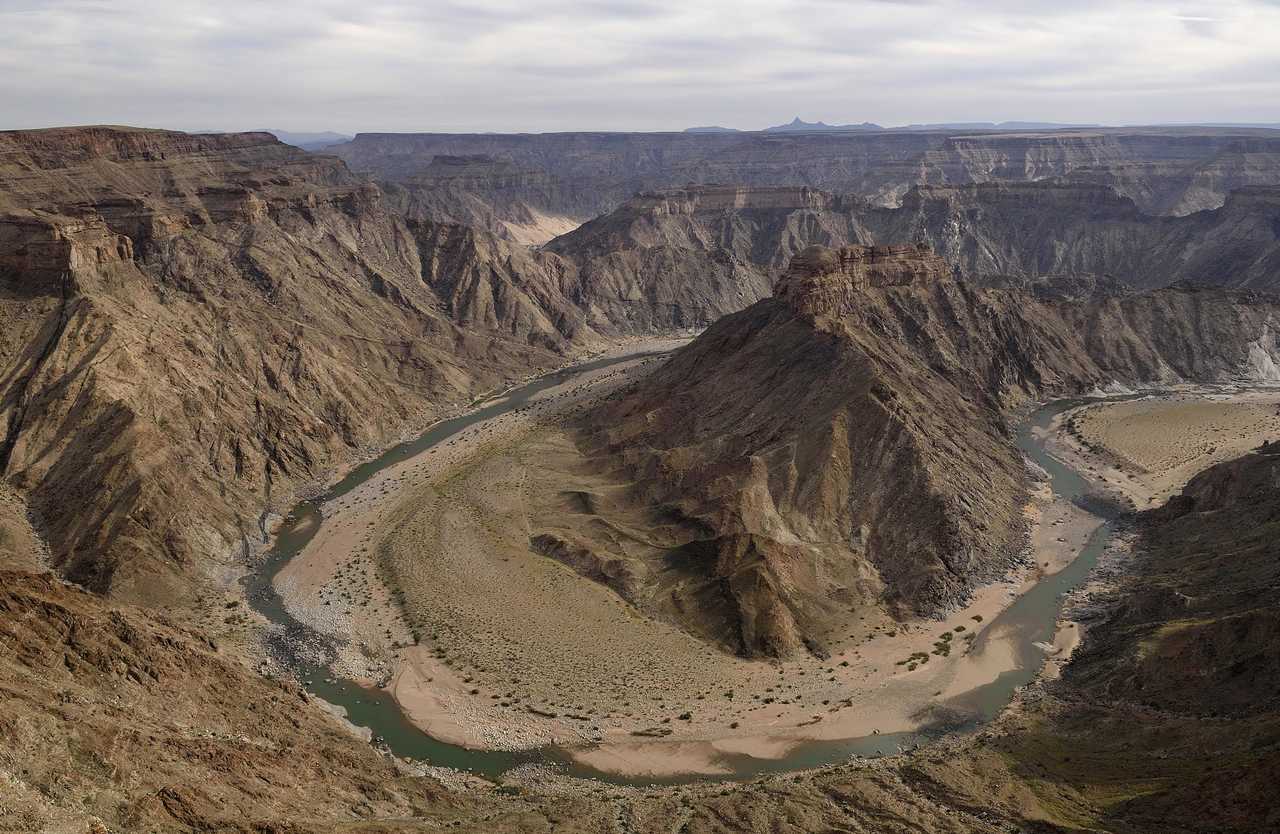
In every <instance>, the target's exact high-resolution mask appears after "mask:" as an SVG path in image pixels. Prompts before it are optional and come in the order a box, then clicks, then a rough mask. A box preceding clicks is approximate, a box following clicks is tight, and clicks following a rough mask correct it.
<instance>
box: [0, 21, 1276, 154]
mask: <svg viewBox="0 0 1280 834" xmlns="http://www.w3.org/2000/svg"><path fill="white" fill-rule="evenodd" d="M0 31H3V32H5V33H6V34H5V37H4V39H3V40H0V116H2V117H3V118H4V119H5V121H6V122H8V124H6V125H4V126H5V127H30V126H40V125H50V124H82V123H91V122H112V123H131V124H146V125H156V126H168V127H177V128H182V129H213V128H225V129H239V128H251V127H275V128H283V129H293V130H308V129H335V130H344V131H358V130H572V129H606V130H628V129H636V130H664V129H680V128H682V127H685V126H687V125H693V124H709V123H720V124H728V125H732V126H738V127H748V128H750V127H761V126H764V125H767V124H774V123H777V122H780V121H786V120H790V118H791V117H792V116H794V115H796V114H800V115H802V116H803V117H805V118H807V119H823V120H825V121H827V122H861V121H864V120H870V121H876V122H880V123H882V124H902V123H908V122H936V121H971V120H993V121H998V120H1004V119H1047V120H1055V121H1091V122H1092V121H1096V122H1106V123H1136V122H1158V121H1183V122H1185V121H1194V120H1206V121H1267V120H1271V121H1274V120H1275V119H1276V117H1275V115H1274V114H1272V113H1270V112H1267V110H1266V108H1265V103H1266V102H1268V101H1277V100H1280V76H1277V74H1276V73H1275V72H1274V71H1272V72H1268V73H1267V74H1265V75H1261V76H1260V75H1259V74H1258V72H1259V68H1267V69H1273V68H1274V66H1275V57H1274V56H1275V55H1277V54H1280V5H1278V4H1277V2H1275V0H1220V1H1219V2H1215V3H1213V4H1212V6H1206V7H1205V8H1199V7H1196V6H1194V5H1192V6H1188V4H1187V3H1186V2H1185V0H1184V2H1183V3H1182V4H1181V5H1176V4H1173V3H1168V2H1162V0H1076V2H1072V3H1063V2H1061V0H1053V2H1049V0H985V1H982V0H862V1H861V2H845V0H792V2H776V1H775V0H771V1H770V2H766V1H765V0H702V2H699V3H689V2H687V0H679V2H677V0H617V2H610V1H609V0H587V1H586V2H581V1H580V2H571V0H433V2H426V3H423V2H414V0H362V2H359V3H351V2H349V0H277V1H276V2H273V3H261V2H257V0H219V2H210V1H209V0H168V2H161V1H160V0H44V1H43V2H36V0H0Z"/></svg>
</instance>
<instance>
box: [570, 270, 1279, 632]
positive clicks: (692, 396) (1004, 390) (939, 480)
mask: <svg viewBox="0 0 1280 834" xmlns="http://www.w3.org/2000/svg"><path fill="white" fill-rule="evenodd" d="M1278 314H1280V303H1278V302H1277V300H1276V299H1275V298H1273V297H1270V296H1261V295H1253V294H1247V293H1229V292H1224V291H1209V290H1205V291H1196V290H1192V289H1186V288H1171V289H1166V290H1160V291H1153V292H1148V293H1137V294H1130V295H1120V296H1112V295H1109V294H1103V295H1100V296H1095V297H1093V298H1091V299H1090V300H1087V301H1085V302H1083V303H1081V302H1079V301H1061V300H1053V299H1051V298H1040V297H1037V296H1035V295H1033V294H1031V293H1029V292H1026V291H1022V290H984V289H979V288H975V287H973V286H971V285H968V284H966V283H965V282H963V281H957V280H955V279H954V278H953V277H952V275H951V270H950V268H949V267H948V266H947V264H946V263H945V262H944V261H943V260H942V259H941V258H939V257H938V256H936V255H934V254H932V253H931V252H929V251H928V250H927V249H925V248H920V247H913V246H902V247H848V248H845V249H841V250H827V249H823V248H820V247H815V248H813V249H810V250H806V251H804V252H802V253H801V254H800V255H798V256H797V257H796V258H795V260H794V261H793V266H792V269H791V271H790V272H789V273H788V274H787V275H786V276H785V277H784V278H783V279H782V281H781V282H780V283H779V285H778V288H777V294H776V296H775V297H774V298H771V299H767V300H764V301H760V302H758V303H757V304H755V305H753V306H752V307H750V308H748V309H747V310H744V311H743V312H741V313H737V314H734V315H730V316H726V317H725V318H723V319H721V320H720V321H718V322H717V323H716V324H715V325H713V326H712V327H711V328H709V329H708V330H707V331H706V332H705V333H704V334H703V335H702V336H700V337H699V338H698V339H696V340H695V341H694V343H693V344H691V345H690V346H689V347H687V348H685V349H683V350H681V351H680V352H679V353H678V354H676V356H675V357H673V358H672V359H671V360H670V361H669V362H668V363H666V364H664V365H663V366H662V367H661V368H660V369H659V370H657V371H656V372H655V373H654V374H653V375H651V376H650V377H648V378H646V379H645V380H642V381H641V382H639V383H637V384H636V386H635V387H634V388H633V389H632V390H630V391H629V392H627V393H626V394H625V395H624V396H623V397H622V398H621V399H620V400H619V401H618V402H616V403H611V404H607V405H605V406H604V407H602V408H599V409H597V410H596V411H595V412H594V413H592V414H590V415H588V417H587V418H585V419H584V420H583V421H582V422H581V424H580V427H581V430H582V432H583V435H582V438H583V439H582V441H581V443H582V446H583V448H584V450H585V451H586V453H587V454H588V455H589V456H591V457H594V458H596V462H595V464H594V465H595V467H596V468H597V469H600V470H603V471H615V470H618V469H621V470H622V471H624V472H626V473H628V477H629V478H630V479H631V480H632V481H633V482H634V487H633V488H632V490H631V495H632V500H633V501H634V502H636V503H637V504H638V505H640V506H642V507H646V508H649V512H650V514H651V515H652V516H653V517H654V518H664V517H665V518H672V519H677V520H681V523H682V524H683V530H684V535H685V536H686V538H688V543H687V544H686V545H684V546H682V547H677V548H674V549H671V550H670V552H669V553H667V554H666V555H665V556H664V557H663V558H664V559H666V560H669V561H670V562H671V563H672V564H673V566H674V567H676V568H678V569H679V570H680V571H683V572H686V573H690V574H693V575H695V576H697V577H700V580H701V581H700V582H693V583H691V584H686V585H685V586H682V587H683V588H684V589H690V590H683V589H682V590H681V591H680V592H679V593H670V596H669V598H667V600H666V602H665V603H664V605H665V607H666V608H667V609H668V611H669V614H668V616H669V618H670V619H673V620H675V621H677V622H679V621H680V620H681V619H688V618H689V617H690V615H689V613H688V612H689V611H690V610H691V609H692V610H698V609H699V608H701V609H702V610H703V612H704V614H705V615H706V617H708V618H710V619H713V620H715V621H716V624H711V625H707V626H703V627H702V628H699V629H697V630H698V631H700V632H704V633H712V634H716V633H728V634H730V635H734V636H736V641H735V640H734V639H733V638H730V639H729V640H728V641H727V642H728V643H729V644H730V645H731V646H734V644H735V642H736V646H735V647H736V648H737V649H738V650H740V651H744V652H747V653H765V654H779V655H785V654H789V653H792V652H795V651H797V650H800V649H802V648H806V647H807V648H808V649H809V650H811V651H815V652H821V651H822V648H821V647H822V644H823V639H824V635H825V634H826V633H828V632H829V630H830V629H831V628H832V627H834V625H835V624H836V623H838V622H839V615H840V612H841V611H843V610H847V609H849V608H850V606H856V605H857V604H865V603H867V602H872V601H874V600H875V599H876V596H875V595H876V594H877V593H881V594H882V599H883V601H884V602H885V603H886V604H887V605H889V606H890V607H891V609H892V610H895V611H898V612H900V613H903V614H906V613H914V614H927V613H931V612H936V611H939V610H943V609H946V608H948V607H950V606H953V605H954V604H956V603H957V602H958V601H959V600H960V599H962V598H964V597H965V596H966V595H967V594H968V593H969V592H970V591H971V590H972V589H973V588H974V587H975V585H976V584H980V583H982V582H984V581H987V580H989V579H991V578H992V577H994V576H995V575H997V574H999V573H1001V572H1002V571H1003V570H1005V569H1006V568H1007V567H1008V566H1009V565H1010V564H1011V563H1012V561H1013V560H1014V559H1015V558H1016V556H1017V553H1018V551H1019V549H1020V548H1021V546H1022V524H1023V521H1022V518H1021V515H1020V506H1021V502H1022V496H1023V489H1024V486H1023V483H1024V474H1023V470H1022V464H1021V460H1020V457H1019V455H1018V454H1017V453H1016V451H1015V450H1014V449H1013V447H1012V444H1011V443H1010V442H1009V439H1008V434H1009V428H1008V425H1007V423H1006V419H1005V415H1006V414H1007V413H1008V412H1009V411H1010V409H1013V408H1016V407H1017V406H1019V405H1021V404H1024V403H1026V402H1028V401H1029V400H1034V399H1039V398H1043V397H1048V396H1059V395H1068V394H1072V393H1079V392H1084V391H1087V390H1090V389H1092V388H1096V387H1105V386H1107V385H1110V384H1113V383H1117V382H1118V383H1121V384H1126V385H1138V384H1163V383H1171V382H1177V381H1185V380H1193V381H1200V382H1216V381H1228V380H1232V379H1254V380H1257V379H1265V378H1266V374H1267V373H1268V371H1266V370H1265V369H1262V370H1260V368H1262V366H1263V365H1265V363H1259V362H1258V361H1257V358H1256V356H1255V355H1254V354H1255V352H1256V351H1261V352H1262V353H1264V354H1265V355H1266V356H1271V357H1274V356H1276V355H1277V352H1278V351H1280V346H1278V345H1277V342H1276V335H1275V332H1274V330H1273V325H1272V322H1274V321H1275V320H1276V316H1277V315H1278ZM578 545H579V546H582V542H578ZM592 546H593V547H595V548H596V549H598V550H599V551H600V558H601V559H603V558H604V557H605V556H610V557H611V556H614V555H617V551H616V550H615V549H613V547H612V545H611V543H610V542H609V541H608V540H607V538H604V539H600V540H598V541H596V542H594V544H593V545H592ZM575 561H578V562H582V561H584V560H583V559H581V558H578V559H576V560H575ZM635 573H636V574H637V575H644V574H645V573H646V570H636V571H635ZM660 587H662V586H660ZM881 589H882V590H881ZM664 593H667V592H665V591H664ZM868 595H870V598H868Z"/></svg>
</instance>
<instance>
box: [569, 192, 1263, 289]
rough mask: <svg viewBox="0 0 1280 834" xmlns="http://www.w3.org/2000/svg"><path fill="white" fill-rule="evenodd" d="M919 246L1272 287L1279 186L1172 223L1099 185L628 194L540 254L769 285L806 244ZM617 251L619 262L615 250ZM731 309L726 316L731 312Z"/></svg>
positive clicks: (1043, 264)
mask: <svg viewBox="0 0 1280 834" xmlns="http://www.w3.org/2000/svg"><path fill="white" fill-rule="evenodd" d="M904 241H910V242H917V243H926V244H928V245H929V246H930V247H931V248H933V250H934V251H936V252H937V253H938V254H940V255H942V256H943V257H944V258H945V259H946V260H947V262H948V263H950V264H951V266H952V267H953V268H955V269H958V270H959V271H960V272H961V273H963V274H964V275H966V276H968V277H969V278H970V279H971V280H974V281H980V282H983V283H989V284H1006V283H1008V282H1009V280H1010V279H1017V280H1026V279H1035V278H1039V277H1042V276H1055V277H1057V278H1065V277H1074V278H1077V279H1080V278H1085V279H1089V280H1093V279H1095V278H1097V277H1102V276H1107V277H1110V278H1113V279H1115V280H1117V281H1119V282H1121V283H1122V284H1127V285H1130V286H1135V287H1160V286H1167V285H1169V284H1174V283H1179V282H1183V281H1190V282H1194V283H1203V284H1211V285H1216V286H1226V287H1248V288H1256V289H1266V290H1276V289H1280V187H1261V186H1259V187H1253V188H1247V189H1241V190H1239V191H1234V192H1232V193H1231V194H1229V195H1228V197H1227V201H1226V204H1225V205H1223V206H1222V207H1220V208H1216V209H1208V210H1205V211H1200V212H1196V213H1194V214H1190V215H1187V216H1185V217H1160V216H1153V215H1150V214H1145V213H1143V212H1142V211H1141V210H1140V209H1139V208H1138V207H1137V206H1136V205H1135V204H1134V203H1133V201H1132V200H1129V199H1127V198H1125V197H1121V196H1119V195H1118V194H1116V192H1115V191H1114V190H1112V188H1111V187H1110V186H1105V185H1080V184H1071V183H1067V182H1061V181H1051V182H1049V181H1046V182H1033V183H1013V184H1007V183H986V184H971V185H964V186H916V187H913V188H912V189H911V190H909V191H908V192H907V193H906V194H905V195H904V196H903V198H902V203H901V205H900V206H898V207H894V208H885V207H880V206H875V205H872V204H871V203H870V202H869V201H867V200H865V199H861V198H858V197H852V196H839V195H834V194H829V193H827V192H823V191H818V190H815V189H809V188H773V187H754V188H748V187H736V186H714V185H712V186H686V187H684V188H678V189H669V190H665V191H659V192H650V193H645V194H640V195H637V196H636V197H634V198H633V199H631V200H629V201H627V202H626V203H624V204H623V205H622V206H621V207H619V208H618V209H617V210H615V211H613V212H610V213H609V214H606V215H603V216H601V217H598V218H596V219H594V220H592V221H590V222H588V223H586V224H584V225H583V226H582V227H581V228H579V229H576V230H574V231H573V232H571V233H568V234H565V235H563V236H561V237H559V238H556V239H555V240H552V241H550V242H549V243H547V244H546V246H545V247H544V248H545V249H546V250H547V251H552V252H557V253H560V254H562V255H564V256H565V257H566V258H569V259H571V260H574V261H575V262H576V263H580V264H582V265H583V267H584V270H586V272H587V273H588V274H590V273H591V272H593V271H596V270H601V269H602V270H603V271H604V272H606V273H611V272H612V273H616V272H618V271H622V272H628V273H631V274H638V275H639V276H640V277H641V278H642V280H644V281H645V282H646V283H652V281H653V279H652V278H647V277H645V276H644V275H643V270H640V269H638V268H637V267H636V266H635V265H634V262H637V261H643V258H644V256H645V255H652V253H657V252H662V253H667V254H668V255H669V256H670V257H674V256H679V254H680V252H681V250H683V251H684V253H685V254H684V257H685V258H688V259H690V260H691V262H694V263H697V265H698V268H699V269H703V270H706V271H707V274H709V275H715V276H717V278H716V280H717V282H719V281H720V280H723V279H722V278H720V277H719V276H726V277H730V276H738V277H739V278H740V280H741V279H742V278H745V279H746V281H745V283H749V285H750V286H748V287H746V288H745V289H746V292H745V293H744V298H746V299H747V301H753V300H755V299H756V298H758V297H762V296H763V295H765V294H767V293H765V292H757V293H756V294H755V295H752V290H751V286H755V287H764V286H769V285H771V284H772V282H773V281H775V280H776V279H777V277H778V276H779V275H781V274H782V272H783V271H785V269H786V267H787V264H788V263H790V261H791V258H792V257H793V256H794V255H795V254H797V253H798V252H800V251H801V250H803V249H804V248H805V247H807V246H810V245H813V244H818V245H822V246H843V245H846V244H850V243H861V244H872V243H883V244H887V245H892V244H895V243H900V242H904ZM623 253H630V254H625V255H624V254H623ZM731 309H732V308H731Z"/></svg>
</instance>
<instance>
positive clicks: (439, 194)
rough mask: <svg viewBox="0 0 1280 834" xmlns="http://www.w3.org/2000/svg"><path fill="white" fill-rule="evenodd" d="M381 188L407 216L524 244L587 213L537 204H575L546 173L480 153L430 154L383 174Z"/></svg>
mask: <svg viewBox="0 0 1280 834" xmlns="http://www.w3.org/2000/svg"><path fill="white" fill-rule="evenodd" d="M383 189H384V190H385V191H386V192H387V194H388V197H389V198H390V199H391V200H392V201H393V203H394V204H395V205H396V206H397V208H398V209H399V210H400V211H401V212H402V213H404V214H405V215H406V216H408V217H411V218H417V219H423V220H433V221H436V222H445V223H459V224H462V225H466V226H471V227H473V228H477V229H482V230H484V231H485V232H488V233H489V234H492V235H495V236H496V237H500V238H503V239H506V240H511V241H513V242H516V243H520V244H526V245H538V244H542V243H546V242H547V241H548V240H550V239H551V238H553V237H555V236H556V235H560V234H564V233H565V232H568V231H570V230H572V229H573V228H575V227H576V226H578V224H580V223H581V222H582V221H583V220H584V219H586V218H585V217H579V216H576V215H574V214H564V213H559V212H554V211H550V210H539V208H538V207H539V206H542V207H548V206H561V205H569V206H572V205H573V201H572V200H571V199H566V196H565V195H564V194H563V193H562V191H563V190H562V189H561V188H560V187H559V185H558V184H557V182H556V181H555V180H554V179H553V178H552V177H551V176H550V175H548V174H546V173H545V172H543V171H539V170H537V169H535V168H527V167H525V168H522V167H520V166H517V165H515V164H514V163H512V162H509V161H504V160H501V159H495V158H494V157H491V156H485V155H483V154H478V155H471V156H447V155H440V156H435V157H432V158H431V159H430V161H429V162H427V164H426V165H424V166H421V167H416V166H415V167H410V168H409V169H407V170H406V171H405V173H404V175H403V176H401V177H395V178H392V179H388V180H385V181H384V182H383Z"/></svg>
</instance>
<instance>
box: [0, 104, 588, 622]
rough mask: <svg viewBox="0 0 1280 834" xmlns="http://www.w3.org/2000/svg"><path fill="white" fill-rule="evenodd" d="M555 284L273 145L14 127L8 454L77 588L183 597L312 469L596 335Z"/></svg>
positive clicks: (533, 263) (547, 266) (2, 262)
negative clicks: (414, 220)
mask: <svg viewBox="0 0 1280 834" xmlns="http://www.w3.org/2000/svg"><path fill="white" fill-rule="evenodd" d="M561 271H562V268H561V266H560V265H559V262H558V259H556V258H555V257H554V256H546V257H544V258H542V259H541V260H539V259H537V258H533V257H531V256H529V255H528V254H527V253H526V252H525V251H524V250H523V249H521V248H519V247H516V248H514V249H510V248H508V247H507V245H506V244H503V243H501V242H500V241H494V240H492V239H491V238H488V237H486V236H485V235H483V233H479V232H477V233H469V232H466V230H457V229H453V230H449V229H447V228H444V227H441V226H439V225H436V224H430V223H423V224H414V225H410V224H407V223H406V222H405V221H404V219H403V218H401V217H400V216H399V214H397V213H396V212H394V211H392V210H390V209H389V208H388V206H387V205H386V202H385V200H384V199H383V196H382V194H381V192H380V191H379V190H378V189H377V188H376V187H374V186H372V185H370V184H368V183H367V182H365V181H363V180H362V179H360V178H358V177H355V176H353V175H352V174H351V173H350V172H348V171H347V170H346V168H345V166H344V165H343V164H342V163H341V162H340V161H338V160H336V159H333V158H325V157H314V156H310V155H308V154H306V153H304V152H302V151H299V150H297V149H295V148H292V147H289V146H287V145H282V144H280V143H278V142H276V141H275V140H274V139H273V138H272V137H270V136H269V135H266V134H241V135H223V136H188V135H186V134H176V133H167V132H163V131H142V130H130V129H116V128H84V129H67V130H51V131H34V132H18V133H7V134H0V282H2V285H3V288H4V291H3V294H2V296H0V319H2V320H3V322H4V324H5V327H4V336H3V337H2V340H0V349H2V351H3V354H2V356H0V365H2V367H3V369H4V370H3V373H4V380H5V382H4V386H3V399H2V400H0V420H2V423H3V426H4V436H3V444H2V445H0V465H2V466H3V468H4V473H5V477H6V479H7V480H8V482H9V483H10V484H12V485H13V486H15V487H16V488H17V489H18V490H19V491H20V492H22V493H23V494H25V495H27V496H28V497H29V499H30V503H31V506H32V508H33V509H34V510H35V512H36V513H37V515H38V516H39V517H40V519H41V520H42V522H43V527H44V529H45V532H46V533H47V535H48V537H49V542H50V546H51V549H52V556H53V559H54V561H55V563H56V564H57V565H58V567H59V568H60V569H61V570H62V571H63V572H64V573H65V574H66V575H68V576H70V577H73V578H75V579H76V580H78V581H81V582H83V583H85V584H86V585H88V586H89V587H91V588H94V589H97V590H101V591H108V590H109V591H112V592H113V593H116V594H118V595H122V596H124V597H128V598H146V599H150V600H153V601H178V600H180V599H182V598H183V596H184V594H185V593H186V592H187V589H188V588H189V584H188V580H190V579H191V577H192V576H193V575H199V574H201V573H206V574H207V573H217V572H218V571H220V570H222V569H223V568H224V567H225V562H224V561H220V560H219V556H220V554H229V553H230V552H231V550H232V549H233V547H234V546H235V545H236V544H237V542H238V541H239V536H240V535H241V534H243V535H249V536H252V535H255V534H256V533H255V531H256V529H257V517H258V513H259V510H260V508H261V507H262V506H263V505H264V504H265V503H269V502H271V501H272V500H273V499H277V498H283V497H284V496H286V495H287V494H288V493H289V492H290V491H291V489H292V487H293V486H294V485H295V484H297V483H298V482H299V481H300V480H305V479H309V478H311V477H314V476H316V475H318V474H320V473H321V472H323V471H324V470H325V468H326V467H328V466H331V465H332V464H334V463H335V462H336V461H338V460H341V459H342V458H344V457H346V456H349V455H351V454H353V453H355V452H357V451H358V450H359V449H361V448H362V447H365V446H366V445H369V444H381V443H384V442H386V441H387V440H388V439H389V438H391V437H394V436H395V435H397V434H398V433H399V432H400V431H401V430H403V428H404V427H405V426H407V425H409V424H411V423H414V422H420V421H422V420H424V419H426V418H427V417H429V416H430V415H431V414H432V413H435V412H436V411H438V410H439V409H440V408H442V407H446V406H447V405H448V404H450V403H456V402H462V401H465V400H467V399H468V398H470V397H471V396H473V395H474V394H475V393H476V392H479V391H484V390H488V389H491V388H493V387H495V386H498V385H500V384H502V383H503V382H504V381H507V380H510V379H512V378H516V377H519V376H521V375H524V374H527V373H529V372H531V371H534V370H537V369H539V368H547V367H552V366H555V365H557V364H560V363H561V362H563V361H564V356H565V355H566V354H567V353H571V352H572V351H574V350H579V349H581V348H582V347H584V346H587V345H590V344H592V343H593V342H594V340H595V338H596V337H595V334H594V333H593V332H592V331H591V330H590V328H589V327H586V326H585V325H584V324H583V321H582V318H583V317H582V314H581V313H579V312H577V308H576V307H575V305H574V304H573V303H572V302H570V301H569V300H568V299H567V298H566V296H565V294H564V290H565V287H563V286H562V284H561V281H560V272H561ZM69 508H75V510H74V511H70V510H69Z"/></svg>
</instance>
